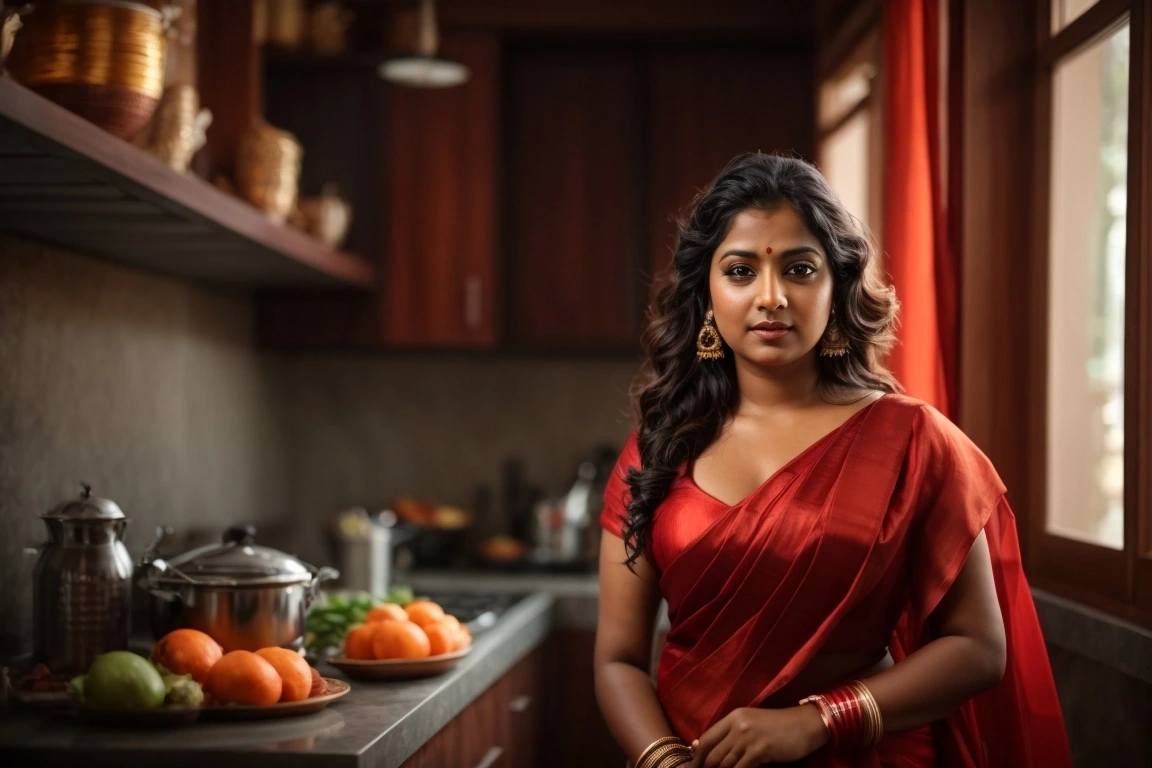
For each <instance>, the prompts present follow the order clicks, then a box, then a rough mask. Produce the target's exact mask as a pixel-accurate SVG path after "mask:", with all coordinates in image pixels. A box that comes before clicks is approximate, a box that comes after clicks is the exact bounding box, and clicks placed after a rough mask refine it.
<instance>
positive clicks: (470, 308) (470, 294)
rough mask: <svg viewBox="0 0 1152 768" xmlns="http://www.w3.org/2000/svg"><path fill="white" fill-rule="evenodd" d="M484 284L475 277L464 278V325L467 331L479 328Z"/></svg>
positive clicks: (481, 318)
mask: <svg viewBox="0 0 1152 768" xmlns="http://www.w3.org/2000/svg"><path fill="white" fill-rule="evenodd" d="M483 300H484V284H483V283H481V282H480V278H479V277H477V276H476V275H469V276H468V277H466V278H464V325H465V327H467V328H468V329H470V330H471V329H476V328H479V327H480V323H481V322H482V320H483V317H482V313H483V309H484V307H483Z"/></svg>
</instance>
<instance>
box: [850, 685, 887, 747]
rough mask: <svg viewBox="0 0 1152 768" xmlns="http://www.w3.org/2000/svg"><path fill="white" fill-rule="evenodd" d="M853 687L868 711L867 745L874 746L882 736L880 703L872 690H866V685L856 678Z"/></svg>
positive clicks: (882, 718) (882, 726)
mask: <svg viewBox="0 0 1152 768" xmlns="http://www.w3.org/2000/svg"><path fill="white" fill-rule="evenodd" d="M852 687H853V689H854V690H855V691H856V695H857V696H858V697H859V699H860V701H862V702H863V703H864V707H863V709H864V711H865V712H867V713H868V725H869V729H868V730H869V733H868V745H867V746H875V745H876V744H879V743H880V739H882V738H883V737H884V715H883V714H881V712H880V705H879V704H878V703H877V702H876V697H875V696H873V695H872V691H870V690H868V686H866V685H864V683H862V682H861V681H859V680H857V681H855V682H853V683H852Z"/></svg>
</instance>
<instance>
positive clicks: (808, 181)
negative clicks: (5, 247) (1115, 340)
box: [595, 154, 1071, 768]
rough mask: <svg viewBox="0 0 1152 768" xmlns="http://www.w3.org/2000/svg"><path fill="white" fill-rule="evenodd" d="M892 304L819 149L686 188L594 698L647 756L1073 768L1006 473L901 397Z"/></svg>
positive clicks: (745, 163)
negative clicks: (1023, 566)
mask: <svg viewBox="0 0 1152 768" xmlns="http://www.w3.org/2000/svg"><path fill="white" fill-rule="evenodd" d="M896 306H897V305H896V300H895V297H894V295H893V292H892V290H891V289H890V288H889V287H887V286H885V285H884V284H883V283H882V281H881V280H880V278H879V276H878V268H877V265H876V256H875V253H874V252H873V248H872V246H871V244H870V241H869V239H868V237H867V235H866V234H865V232H863V231H862V229H861V227H860V226H859V225H858V224H857V223H856V222H855V220H853V219H852V218H851V217H850V216H849V215H848V213H847V212H846V211H845V210H844V208H843V206H842V205H841V204H840V202H839V200H838V199H837V197H836V195H835V193H833V192H832V190H831V188H830V187H829V186H828V184H827V183H826V182H825V181H824V179H823V177H821V176H820V174H819V173H818V172H817V171H816V170H815V169H814V168H813V167H812V166H811V165H808V164H807V163H805V162H803V161H801V160H797V159H793V158H788V157H779V156H771V155H763V154H750V155H744V156H741V157H738V158H736V159H735V160H733V161H732V162H731V163H730V164H729V165H728V167H727V168H725V169H724V170H723V171H722V172H721V173H720V175H719V176H718V177H717V178H716V179H715V180H714V181H713V182H712V184H711V185H710V186H709V187H708V188H707V189H706V190H704V191H703V192H702V193H701V194H700V195H699V196H698V197H697V199H696V200H695V202H694V203H693V204H692V207H691V209H690V211H689V212H688V215H687V217H686V219H685V220H684V221H683V222H682V224H681V227H680V235H679V241H678V244H677V247H676V254H675V259H674V265H673V275H672V279H671V281H670V283H669V284H668V285H667V286H665V287H664V288H663V289H662V290H661V291H660V293H659V294H658V295H657V297H656V300H655V302H654V306H653V312H652V316H651V320H650V324H649V327H648V329H647V331H646V333H645V339H644V344H645V351H646V364H645V371H644V373H645V375H644V376H642V378H641V380H640V381H641V383H640V385H639V387H638V390H637V392H636V411H637V414H638V417H639V428H638V430H637V432H636V433H635V434H634V435H633V436H632V437H631V438H630V439H629V441H628V443H627V445H626V446H625V448H624V451H623V454H622V455H621V457H620V460H619V462H618V464H617V466H616V470H615V471H614V472H613V475H612V478H611V479H610V482H609V485H608V488H607V491H606V493H605V507H604V512H603V514H602V516H601V524H602V526H603V527H604V529H605V534H604V536H603V540H602V545H601V555H600V622H599V630H598V633H597V639H596V661H595V664H596V691H597V698H598V700H599V703H600V707H601V710H602V712H603V714H604V717H605V719H606V721H607V722H608V725H609V727H610V728H611V730H612V732H613V734H614V736H615V737H616V739H617V740H618V742H619V743H620V745H621V746H622V747H623V749H624V751H625V753H626V754H627V755H628V756H629V757H630V758H631V759H632V760H633V761H634V765H637V767H638V768H655V767H656V766H659V768H667V767H668V766H674V765H681V764H687V763H689V762H691V764H692V765H693V766H708V767H709V768H712V767H714V766H724V768H732V767H733V766H735V767H736V768H750V767H751V766H758V765H761V764H765V763H790V762H794V764H796V765H803V766H809V767H811V766H870V767H876V766H907V767H909V768H911V767H912V766H916V767H917V768H919V767H922V766H996V767H999V766H1006V767H1008V768H1022V767H1024V766H1033V765H1035V766H1041V765H1042V766H1045V767H1046V768H1048V767H1049V766H1057V767H1063V766H1070V765H1071V761H1070V758H1069V753H1068V747H1067V741H1066V737H1065V735H1064V727H1063V720H1062V717H1061V714H1060V708H1059V703H1058V701H1057V699H1056V693H1055V687H1054V685H1053V681H1052V675H1051V671H1050V669H1049V667H1048V660H1047V655H1046V653H1045V649H1044V644H1043V639H1042V637H1041V635H1040V631H1039V626H1038V623H1037V620H1036V614H1035V609H1034V606H1033V605H1032V602H1031V597H1030V594H1029V592H1028V587H1027V584H1026V583H1025V581H1024V577H1023V575H1022V573H1021V570H1020V562H1019V561H1020V554H1019V546H1018V543H1017V540H1016V533H1015V524H1014V520H1013V516H1012V512H1011V510H1010V509H1009V507H1008V505H1007V503H1006V502H1005V499H1004V490H1005V489H1004V486H1003V485H1002V484H1001V482H1000V480H999V478H998V477H997V475H996V472H995V470H994V469H993V467H992V466H991V464H990V463H989V462H988V460H987V458H986V457H985V456H984V455H983V454H982V453H981V452H980V451H979V449H977V448H976V447H975V446H974V445H973V444H972V443H971V442H970V441H969V440H968V439H967V438H966V437H965V436H964V435H963V433H961V432H960V431H959V430H958V429H957V428H956V427H955V426H953V425H952V423H951V422H949V421H948V420H947V419H945V418H944V417H943V416H941V415H940V414H939V413H938V412H936V411H935V410H934V409H932V408H931V407H930V406H928V405H926V404H924V403H921V402H919V401H917V400H914V399H912V398H909V397H905V396H903V395H901V394H898V390H899V385H898V384H897V383H896V381H895V380H894V379H893V378H892V376H891V375H890V374H889V373H888V371H887V370H886V369H885V368H884V367H883V364H882V360H883V359H884V356H885V354H886V353H887V352H888V350H889V348H890V346H891V344H892V342H893V336H892V327H893V323H894V320H895V315H896ZM661 598H663V599H665V600H666V601H667V603H668V615H669V620H670V624H671V628H670V630H669V632H668V634H667V639H666V643H665V645H664V647H663V649H662V650H661V652H660V655H659V662H658V665H657V671H656V676H655V686H653V685H652V682H651V681H650V677H649V660H650V654H651V647H652V634H653V625H654V621H655V614H656V610H657V608H658V605H659V602H660V600H661ZM810 697H811V698H810ZM802 699H803V700H804V701H803V702H802V703H798V702H801V700H802Z"/></svg>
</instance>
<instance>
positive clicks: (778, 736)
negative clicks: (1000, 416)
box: [693, 531, 1007, 768]
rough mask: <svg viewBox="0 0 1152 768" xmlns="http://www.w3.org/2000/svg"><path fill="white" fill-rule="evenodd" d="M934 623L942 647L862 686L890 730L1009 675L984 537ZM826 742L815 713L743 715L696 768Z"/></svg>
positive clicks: (780, 756) (793, 755)
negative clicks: (870, 695)
mask: <svg viewBox="0 0 1152 768" xmlns="http://www.w3.org/2000/svg"><path fill="white" fill-rule="evenodd" d="M930 621H931V622H932V624H933V627H934V629H935V634H936V639H935V640H933V641H932V642H930V643H927V644H926V645H925V646H924V647H923V648H920V649H919V650H917V651H916V652H915V653H912V654H910V655H909V656H908V658H906V659H904V660H903V661H901V662H900V663H899V664H896V665H895V666H893V667H890V668H889V669H886V670H884V671H883V672H881V673H879V674H877V675H874V676H873V677H870V678H867V679H866V680H864V681H863V682H864V684H865V685H867V686H868V689H869V690H870V691H871V692H872V695H873V696H874V697H875V699H876V703H877V705H879V707H880V712H881V715H882V716H883V719H884V729H885V730H888V731H902V730H908V729H910V728H916V727H918V726H921V725H927V724H928V723H931V722H933V721H935V720H939V719H940V718H942V717H944V716H945V715H946V714H948V713H949V712H951V711H952V710H953V709H955V708H956V707H958V706H960V705H961V704H963V703H964V702H965V701H967V700H968V699H970V698H972V697H973V696H975V695H976V694H978V693H980V692H981V691H983V690H985V689H987V688H991V687H993V686H995V685H996V684H997V683H998V682H1000V679H1001V678H1002V677H1003V675H1004V665H1005V662H1006V658H1007V646H1006V641H1005V636H1004V619H1003V617H1002V616H1001V614H1000V603H999V601H998V599H997V597H996V585H995V582H994V581H993V577H992V559H991V556H990V555H989V552H988V540H987V538H986V537H985V535H984V532H983V531H981V532H980V535H979V536H977V538H976V541H975V542H974V543H973V545H972V549H971V551H970V552H969V553H968V557H967V559H966V560H965V562H964V566H963V568H962V569H961V571H960V574H959V576H957V578H956V581H955V582H954V583H953V585H952V587H951V588H950V589H949V591H948V593H947V594H946V595H945V596H944V599H943V600H941V601H940V604H939V605H938V606H937V607H936V609H935V611H933V613H932V616H931V617H930ZM813 693H823V692H822V691H813ZM827 741H828V732H827V729H826V728H825V727H824V724H823V722H822V721H821V720H820V717H819V714H818V713H817V710H816V707H814V706H811V705H804V706H799V707H790V708H788V709H775V710H773V709H746V708H745V709H737V710H735V711H734V712H732V713H730V714H729V715H728V716H726V717H725V718H724V719H722V720H721V721H720V722H718V723H717V724H716V725H714V726H712V727H711V728H709V729H708V731H707V732H706V733H705V734H704V735H703V736H701V737H700V740H699V745H698V746H697V749H696V760H695V761H694V763H693V765H694V766H701V765H702V766H707V768H716V767H717V766H724V768H731V767H732V766H736V768H747V767H750V766H758V765H760V764H761V763H763V762H768V761H770V760H771V761H788V760H799V759H801V758H803V757H806V756H807V755H809V754H811V753H812V752H814V751H815V750H816V749H818V748H819V747H821V746H823V745H824V744H825V743H827Z"/></svg>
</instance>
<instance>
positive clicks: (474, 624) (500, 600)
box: [418, 590, 526, 635]
mask: <svg viewBox="0 0 1152 768" xmlns="http://www.w3.org/2000/svg"><path fill="white" fill-rule="evenodd" d="M418 596H420V597H427V598H428V599H430V600H434V601H435V602H437V603H439V604H440V606H441V607H442V608H443V609H444V612H445V613H450V614H452V615H453V616H455V617H456V618H457V619H459V620H460V622H461V623H462V624H467V625H468V630H469V631H470V632H471V633H472V634H473V635H475V634H477V633H479V632H483V631H485V630H487V629H490V628H491V627H492V626H493V625H495V624H496V621H497V619H499V618H500V616H502V615H503V614H504V613H505V612H506V611H507V610H508V609H509V608H511V607H512V606H513V605H515V604H516V603H518V602H520V601H521V600H523V599H524V598H525V597H526V595H522V594H514V593H513V594H509V593H506V592H505V593H498V592H438V591H425V590H418Z"/></svg>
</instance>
